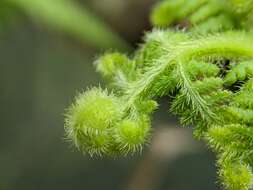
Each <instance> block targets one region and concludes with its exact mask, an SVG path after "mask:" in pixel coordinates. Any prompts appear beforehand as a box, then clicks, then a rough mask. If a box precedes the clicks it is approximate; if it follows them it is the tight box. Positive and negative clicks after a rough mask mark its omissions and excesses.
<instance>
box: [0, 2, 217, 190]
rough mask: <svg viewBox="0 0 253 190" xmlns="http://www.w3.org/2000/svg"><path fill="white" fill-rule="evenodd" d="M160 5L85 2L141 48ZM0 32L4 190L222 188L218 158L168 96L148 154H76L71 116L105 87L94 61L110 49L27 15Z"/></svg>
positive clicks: (0, 173) (12, 17)
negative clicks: (79, 96) (79, 99)
mask: <svg viewBox="0 0 253 190" xmlns="http://www.w3.org/2000/svg"><path fill="white" fill-rule="evenodd" d="M153 3H154V0H90V1H88V0H86V1H80V4H82V5H83V6H86V8H87V9H88V10H89V11H91V12H93V13H94V14H96V15H97V16H98V17H99V18H100V19H101V20H103V21H104V22H105V23H107V24H108V25H109V26H110V27H111V28H112V29H113V30H114V31H116V32H117V33H118V34H119V35H120V36H121V37H122V38H123V39H125V41H127V42H128V43H129V44H131V46H132V47H133V48H134V47H137V46H138V44H139V43H140V42H141V41H142V36H143V34H144V31H148V30H150V28H151V27H150V25H149V20H148V14H149V12H150V10H151V6H152V5H153ZM1 6H2V8H3V5H1V4H0V12H1ZM6 18H7V19H6ZM0 23H1V20H0ZM80 24H81V23H80ZM0 26H1V27H0V31H1V32H0V128H1V132H0V189H1V190H2V189H3V190H45V189H46V190H70V189H71V190H72V189H74V190H78V189H83V190H86V189H87V190H101V189H103V190H203V189H205V190H215V189H218V184H217V183H216V181H217V179H216V168H215V163H214V160H215V157H214V155H213V154H212V153H211V152H210V151H209V150H208V149H207V148H206V146H205V145H203V143H202V142H197V141H196V140H194V139H193V137H192V131H191V129H190V128H184V129H183V128H179V125H178V124H177V120H176V119H175V118H172V117H170V116H169V113H168V108H169V100H168V99H166V98H164V99H162V100H160V104H161V106H160V109H159V110H158V111H157V112H156V113H155V116H154V121H153V127H154V135H153V139H152V143H151V145H150V146H148V147H146V149H145V150H144V153H143V154H141V155H136V156H130V157H127V158H121V159H92V158H89V157H88V156H85V155H82V154H81V153H80V152H77V151H75V149H74V148H73V147H71V146H70V144H69V143H68V142H66V141H65V140H64V129H63V122H64V112H65V109H66V108H67V107H68V106H69V105H70V103H71V102H72V100H73V98H74V96H75V95H76V93H77V92H78V91H81V90H82V89H85V88H86V87H89V86H92V85H98V84H102V85H103V81H102V80H101V78H99V76H98V74H97V73H96V72H95V69H94V67H93V65H92V62H93V60H94V59H95V58H96V57H97V56H98V55H99V54H100V53H102V52H103V51H104V50H101V49H99V48H96V47H94V46H93V45H92V44H88V43H85V42H84V41H79V40H77V39H76V38H75V37H74V36H71V35H68V34H66V33H64V32H61V31H59V30H58V31H57V30H53V29H51V28H49V27H47V26H46V25H45V24H41V23H40V22H34V20H32V19H31V18H30V17H29V16H27V15H26V14H25V13H24V12H22V11H21V10H17V11H16V10H15V11H11V13H10V14H9V15H8V16H7V17H5V19H2V24H1V25H0ZM98 32H99V31H98Z"/></svg>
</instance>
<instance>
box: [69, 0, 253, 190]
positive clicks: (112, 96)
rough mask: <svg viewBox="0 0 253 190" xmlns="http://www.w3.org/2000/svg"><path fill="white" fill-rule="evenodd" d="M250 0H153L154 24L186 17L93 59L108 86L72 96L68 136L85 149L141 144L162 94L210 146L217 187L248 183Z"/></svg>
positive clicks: (252, 90)
mask: <svg viewBox="0 0 253 190" xmlns="http://www.w3.org/2000/svg"><path fill="white" fill-rule="evenodd" d="M252 5H253V1H243V0H242V1H235V0H230V1H229V0H227V1H222V0H219V1H216V0H202V1H186V0H177V1H172V0H166V1H164V2H161V3H159V4H158V5H157V6H156V7H155V8H154V12H153V14H152V16H151V19H152V21H153V23H154V24H155V25H156V26H159V27H165V26H175V25H178V24H180V23H182V22H183V23H185V21H187V22H188V23H190V24H189V25H187V26H185V27H184V29H183V30H178V29H177V30H173V29H165V28H164V29H154V30H153V31H151V32H150V33H148V34H147V35H146V37H145V40H144V43H143V44H142V45H141V46H140V48H139V49H138V50H137V51H136V53H135V54H134V55H133V56H131V57H127V56H126V55H124V54H120V53H118V52H113V53H107V54H105V55H102V56H101V57H100V58H99V59H98V60H96V61H95V66H96V68H97V71H98V72H99V73H100V74H101V75H102V76H104V77H105V79H106V80H107V81H108V82H109V86H108V89H104V90H103V89H101V88H92V89H90V90H87V91H86V92H84V93H81V94H80V95H79V96H78V97H77V99H76V101H75V102H74V104H73V105H72V106H71V107H70V109H69V111H68V113H67V115H66V122H65V129H66V133H67V137H68V138H69V139H71V140H72V141H73V142H74V144H75V145H76V146H77V148H78V149H80V150H81V151H83V152H84V153H89V154H90V155H92V156H93V155H94V156H96V155H98V156H120V155H127V154H133V153H136V152H140V151H141V150H142V147H143V145H145V144H146V143H147V142H148V139H149V137H150V131H151V127H150V121H151V119H152V118H151V114H152V112H153V111H154V110H155V109H157V106H158V104H157V99H158V98H159V97H163V96H168V95H169V96H171V97H172V103H171V108H170V112H171V113H173V114H176V115H178V116H179V119H180V121H181V123H182V125H183V126H188V125H192V126H194V135H195V137H197V138H198V139H204V140H205V141H206V142H207V144H208V145H209V147H210V148H211V149H212V150H214V151H215V152H216V153H217V157H218V160H217V166H218V167H219V171H218V175H219V176H220V179H221V182H222V184H223V185H224V187H225V188H227V189H230V190H248V189H250V188H251V187H252V185H253V173H252V167H253V159H252V158H253V151H252V150H253V129H252V126H253V34H252V32H251V29H250V26H249V25H247V24H246V25H245V23H247V22H248V23H250V17H251V14H252V11H251V10H252V9H251V8H250V7H252ZM174 9H177V10H178V11H171V10H174ZM245 18H246V19H245ZM210 23H212V24H210ZM228 23H229V24H228ZM227 26H229V27H227ZM232 28H233V29H237V30H233V31H232V30H230V29H232ZM239 29H241V30H239ZM185 30H188V31H187V32H186V31H185ZM109 91H110V92H109Z"/></svg>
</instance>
